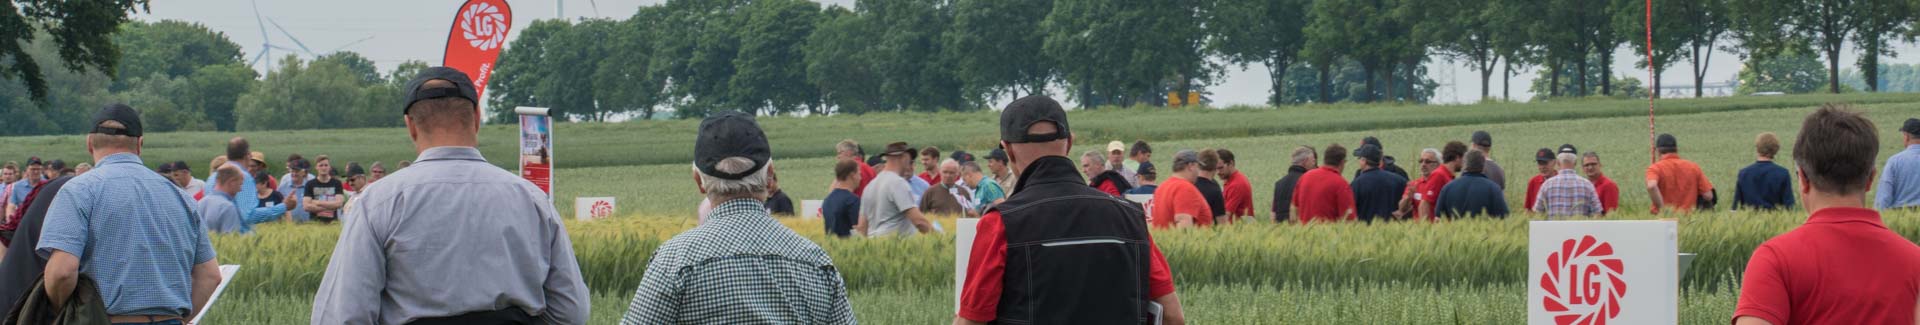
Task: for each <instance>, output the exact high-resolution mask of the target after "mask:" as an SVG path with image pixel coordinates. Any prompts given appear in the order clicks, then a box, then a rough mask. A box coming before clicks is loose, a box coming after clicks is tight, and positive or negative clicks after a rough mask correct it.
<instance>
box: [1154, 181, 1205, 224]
mask: <svg viewBox="0 0 1920 325" xmlns="http://www.w3.org/2000/svg"><path fill="white" fill-rule="evenodd" d="M1148 205H1149V206H1151V207H1150V208H1148V211H1147V225H1150V226H1153V227H1154V228H1171V227H1173V226H1174V224H1175V222H1174V218H1173V216H1175V215H1180V214H1186V215H1192V216H1193V225H1194V226H1199V227H1206V226H1212V225H1213V207H1211V206H1207V198H1206V197H1205V196H1201V195H1200V189H1199V188H1196V187H1193V182H1188V181H1187V179H1185V178H1179V177H1168V178H1167V181H1165V182H1161V183H1160V186H1159V187H1156V188H1154V190H1153V202H1151V203H1149V204H1148Z"/></svg>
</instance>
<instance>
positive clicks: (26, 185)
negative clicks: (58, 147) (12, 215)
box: [5, 157, 46, 206]
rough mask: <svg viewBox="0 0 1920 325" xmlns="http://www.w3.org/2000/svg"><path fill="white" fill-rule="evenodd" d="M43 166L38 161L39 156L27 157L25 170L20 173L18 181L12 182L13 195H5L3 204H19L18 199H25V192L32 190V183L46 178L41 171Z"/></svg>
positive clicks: (44, 166)
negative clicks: (5, 202) (5, 198)
mask: <svg viewBox="0 0 1920 325" xmlns="http://www.w3.org/2000/svg"><path fill="white" fill-rule="evenodd" d="M45 168H46V165H44V164H41V163H40V157H27V168H26V171H25V172H24V173H20V181H18V182H13V185H12V186H13V195H11V196H8V197H7V204H5V205H12V206H20V203H21V202H20V201H25V200H26V199H27V193H30V192H33V184H38V183H40V181H41V180H45V179H46V175H45V174H46V173H45V172H43V171H41V170H42V169H45Z"/></svg>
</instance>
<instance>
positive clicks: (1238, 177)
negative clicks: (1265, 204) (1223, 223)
mask: <svg viewBox="0 0 1920 325" xmlns="http://www.w3.org/2000/svg"><path fill="white" fill-rule="evenodd" d="M1223 185H1224V186H1225V187H1223V188H1221V193H1220V196H1221V198H1222V199H1224V200H1225V201H1226V203H1227V217H1228V218H1227V219H1228V220H1227V221H1228V222H1232V221H1233V220H1232V219H1234V218H1233V217H1245V216H1252V215H1253V183H1251V182H1248V181H1247V173H1233V176H1232V177H1228V178H1227V183H1226V184H1223Z"/></svg>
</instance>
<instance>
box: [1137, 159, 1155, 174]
mask: <svg viewBox="0 0 1920 325" xmlns="http://www.w3.org/2000/svg"><path fill="white" fill-rule="evenodd" d="M1133 173H1134V174H1140V175H1153V176H1160V169H1159V168H1153V162H1149V161H1142V162H1140V168H1135V169H1134V171H1133Z"/></svg>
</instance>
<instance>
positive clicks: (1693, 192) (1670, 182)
mask: <svg viewBox="0 0 1920 325" xmlns="http://www.w3.org/2000/svg"><path fill="white" fill-rule="evenodd" d="M1653 146H1654V151H1655V152H1658V153H1659V154H1660V160H1659V161H1656V162H1654V163H1653V165H1651V166H1647V196H1648V198H1650V199H1651V200H1652V201H1653V209H1652V210H1653V214H1660V213H1661V212H1662V210H1669V211H1676V212H1680V213H1683V214H1684V213H1691V212H1693V206H1694V204H1695V203H1698V202H1700V201H1712V200H1713V182H1712V181H1708V180H1707V175H1706V173H1702V172H1701V171H1700V165H1697V164H1694V163H1693V162H1692V161H1688V160H1686V159H1680V145H1679V141H1678V140H1676V139H1674V137H1673V135H1672V134H1664V133H1663V134H1660V136H1659V137H1658V138H1655V139H1654V145H1653Z"/></svg>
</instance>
